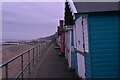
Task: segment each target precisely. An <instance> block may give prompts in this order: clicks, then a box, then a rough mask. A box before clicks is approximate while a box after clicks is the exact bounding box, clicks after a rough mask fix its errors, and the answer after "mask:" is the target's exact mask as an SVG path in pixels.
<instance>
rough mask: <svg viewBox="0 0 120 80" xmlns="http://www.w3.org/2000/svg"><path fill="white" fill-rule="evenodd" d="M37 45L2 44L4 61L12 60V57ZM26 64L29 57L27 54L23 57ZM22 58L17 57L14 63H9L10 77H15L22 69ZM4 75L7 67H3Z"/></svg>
mask: <svg viewBox="0 0 120 80" xmlns="http://www.w3.org/2000/svg"><path fill="white" fill-rule="evenodd" d="M35 46H37V45H27V44H25V45H10V46H6V45H5V46H2V63H5V62H6V61H8V60H10V59H11V58H13V57H15V56H17V55H19V54H20V53H23V52H25V51H26V50H28V49H31V48H33V47H35ZM23 59H24V64H26V63H27V61H28V58H27V55H25V56H24V57H23ZM20 61H21V58H18V59H16V60H15V61H13V62H12V63H10V64H9V65H8V75H9V76H8V77H9V78H15V77H16V76H17V74H18V73H19V72H20V71H21V67H20V66H21V62H20ZM2 73H3V74H2V76H3V78H4V77H5V68H2Z"/></svg>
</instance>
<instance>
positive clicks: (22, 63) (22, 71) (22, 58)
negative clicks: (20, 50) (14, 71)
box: [21, 55, 23, 80]
mask: <svg viewBox="0 0 120 80" xmlns="http://www.w3.org/2000/svg"><path fill="white" fill-rule="evenodd" d="M21 70H22V75H21V78H22V80H23V55H21Z"/></svg>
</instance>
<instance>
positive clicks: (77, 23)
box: [65, 2, 120, 78]
mask: <svg viewBox="0 0 120 80" xmlns="http://www.w3.org/2000/svg"><path fill="white" fill-rule="evenodd" d="M66 6H67V8H69V9H68V10H71V11H68V10H67V9H66V10H65V11H66V13H67V14H66V15H65V16H67V15H70V14H71V17H73V18H71V20H72V19H73V20H72V21H73V22H72V23H73V25H74V28H73V29H74V30H73V31H74V32H73V33H74V35H75V36H74V41H75V42H74V48H75V51H76V53H77V66H78V68H77V71H78V76H79V77H82V78H118V77H119V70H120V67H119V65H120V64H119V55H118V54H119V47H118V46H119V43H118V41H119V40H118V39H119V34H118V33H119V30H120V26H119V23H120V21H119V20H120V19H119V18H120V11H119V10H120V9H119V3H118V2H91V3H89V2H69V3H68V5H66ZM73 9H74V10H73ZM65 20H66V22H71V20H70V18H69V17H67V18H66V19H65ZM69 24H70V23H69Z"/></svg>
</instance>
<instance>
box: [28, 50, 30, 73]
mask: <svg viewBox="0 0 120 80" xmlns="http://www.w3.org/2000/svg"><path fill="white" fill-rule="evenodd" d="M28 64H29V74H30V50H28Z"/></svg>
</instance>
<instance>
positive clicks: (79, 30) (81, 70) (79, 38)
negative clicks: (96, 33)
mask: <svg viewBox="0 0 120 80" xmlns="http://www.w3.org/2000/svg"><path fill="white" fill-rule="evenodd" d="M75 25H76V43H77V62H78V75H79V77H82V78H85V61H84V60H85V59H84V56H83V55H82V53H84V47H83V45H84V41H83V40H84V39H83V20H82V17H80V18H78V19H77V20H76V22H75Z"/></svg>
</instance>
